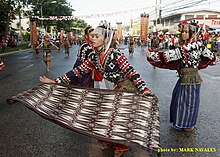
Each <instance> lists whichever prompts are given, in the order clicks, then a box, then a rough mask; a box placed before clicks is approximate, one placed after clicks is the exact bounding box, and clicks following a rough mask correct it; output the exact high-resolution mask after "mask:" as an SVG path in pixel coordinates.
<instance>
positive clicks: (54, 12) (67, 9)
mask: <svg viewBox="0 0 220 157" xmlns="http://www.w3.org/2000/svg"><path fill="white" fill-rule="evenodd" d="M29 3H30V4H31V5H32V8H33V15H35V16H41V14H42V16H72V13H73V11H74V10H73V9H72V7H71V5H70V4H69V3H68V2H67V0H41V1H39V0H30V1H29ZM41 8H42V10H41ZM71 23H72V21H71V20H66V21H55V20H54V21H49V20H48V21H46V20H45V21H43V25H44V27H45V28H48V27H49V26H56V27H57V30H60V29H61V28H64V29H65V30H66V29H69V27H70V25H71ZM37 25H38V26H41V25H42V21H37Z"/></svg>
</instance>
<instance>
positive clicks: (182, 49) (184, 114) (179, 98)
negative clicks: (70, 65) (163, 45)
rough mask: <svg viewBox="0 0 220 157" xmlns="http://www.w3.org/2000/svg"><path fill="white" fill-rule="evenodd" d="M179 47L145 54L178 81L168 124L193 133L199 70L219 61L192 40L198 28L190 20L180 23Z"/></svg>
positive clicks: (200, 80)
mask: <svg viewBox="0 0 220 157" xmlns="http://www.w3.org/2000/svg"><path fill="white" fill-rule="evenodd" d="M180 28H181V30H180V32H181V38H180V41H179V43H180V46H179V47H178V48H175V49H172V50H167V51H164V52H158V51H151V50H150V49H149V50H148V51H147V52H146V54H147V59H148V61H149V62H150V63H151V64H152V65H153V66H156V67H159V68H165V69H170V70H177V71H178V74H179V80H178V82H177V83H176V86H175V88H174V90H173V94H172V100H171V105H170V122H171V123H173V127H174V128H175V129H178V130H185V131H189V132H191V131H193V129H194V126H195V125H196V121H197V116H198V111H199V103H200V87H201V83H202V79H201V77H200V75H199V73H198V70H200V69H204V68H206V67H207V66H208V65H214V64H216V63H217V61H218V58H217V57H216V55H215V54H214V53H212V52H211V51H210V50H209V49H207V48H206V47H205V46H204V44H203V43H201V42H199V41H195V40H194V39H196V37H197V35H199V32H200V29H201V28H200V26H199V25H198V24H197V23H196V22H195V21H192V22H190V23H184V24H183V23H182V24H181V26H180V27H179V29H180Z"/></svg>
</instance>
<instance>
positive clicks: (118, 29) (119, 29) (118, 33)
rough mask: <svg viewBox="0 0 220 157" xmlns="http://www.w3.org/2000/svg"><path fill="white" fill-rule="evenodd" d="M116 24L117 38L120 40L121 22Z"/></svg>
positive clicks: (121, 37)
mask: <svg viewBox="0 0 220 157" xmlns="http://www.w3.org/2000/svg"><path fill="white" fill-rule="evenodd" d="M117 25H118V28H117V39H118V40H119V41H120V40H122V39H123V36H122V23H121V22H118V23H117Z"/></svg>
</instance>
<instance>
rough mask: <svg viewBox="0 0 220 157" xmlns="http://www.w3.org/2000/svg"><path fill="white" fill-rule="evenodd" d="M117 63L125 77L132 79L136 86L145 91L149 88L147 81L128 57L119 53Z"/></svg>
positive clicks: (142, 91)
mask: <svg viewBox="0 0 220 157" xmlns="http://www.w3.org/2000/svg"><path fill="white" fill-rule="evenodd" d="M116 63H117V65H118V67H119V69H120V70H121V72H122V73H123V75H124V77H125V78H127V79H130V80H131V81H132V82H133V83H134V85H135V87H136V88H137V89H138V90H139V91H140V92H141V93H144V92H145V91H147V90H149V88H147V86H146V84H145V82H144V81H143V80H142V78H141V77H140V74H138V73H137V72H136V70H135V69H134V68H133V66H132V65H131V64H130V63H129V62H128V59H127V58H126V57H125V56H124V54H122V53H117V56H116Z"/></svg>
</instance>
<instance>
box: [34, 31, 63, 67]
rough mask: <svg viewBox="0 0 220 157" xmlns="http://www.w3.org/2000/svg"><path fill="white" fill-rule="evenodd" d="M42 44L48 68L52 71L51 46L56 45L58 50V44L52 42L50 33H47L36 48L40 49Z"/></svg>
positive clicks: (44, 59)
mask: <svg viewBox="0 0 220 157" xmlns="http://www.w3.org/2000/svg"><path fill="white" fill-rule="evenodd" d="M41 46H43V51H44V54H43V61H44V63H45V65H46V70H47V71H50V61H51V50H50V48H51V46H53V47H55V48H56V49H57V50H58V49H59V48H58V47H57V46H56V45H54V44H53V43H52V42H50V37H49V35H48V34H46V35H45V37H44V40H42V42H41V43H40V44H39V45H38V46H37V47H36V49H39V48H40V47H41Z"/></svg>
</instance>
